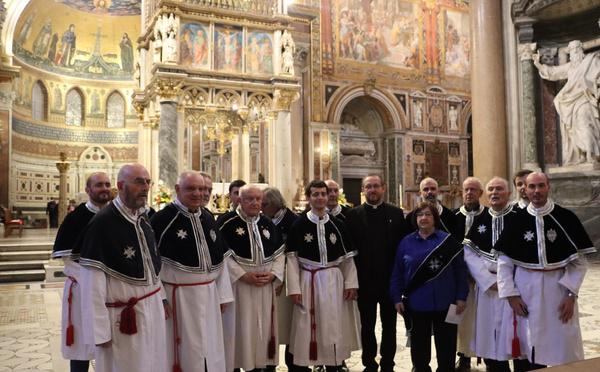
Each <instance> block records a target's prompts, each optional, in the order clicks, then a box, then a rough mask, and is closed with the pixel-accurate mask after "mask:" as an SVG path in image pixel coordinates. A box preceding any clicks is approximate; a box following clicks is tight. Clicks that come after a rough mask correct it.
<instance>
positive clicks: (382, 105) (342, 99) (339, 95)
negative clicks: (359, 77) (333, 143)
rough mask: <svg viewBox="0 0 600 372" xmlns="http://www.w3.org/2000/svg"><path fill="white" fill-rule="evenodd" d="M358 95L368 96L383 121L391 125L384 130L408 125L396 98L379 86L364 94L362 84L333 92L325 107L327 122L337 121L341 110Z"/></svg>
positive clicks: (402, 127) (399, 128)
mask: <svg viewBox="0 0 600 372" xmlns="http://www.w3.org/2000/svg"><path fill="white" fill-rule="evenodd" d="M359 97H368V98H369V100H370V101H371V102H372V103H373V106H374V107H375V108H376V110H377V111H378V113H379V114H380V115H381V116H382V119H384V120H383V121H384V123H388V124H391V125H392V127H388V128H385V130H393V129H396V130H401V129H405V128H406V125H408V121H407V120H406V113H405V112H404V110H403V109H402V107H400V105H399V104H398V102H397V100H396V99H394V97H393V95H391V94H389V93H388V92H386V91H384V90H381V89H379V88H373V90H371V91H370V92H369V94H365V88H364V86H362V85H354V86H350V87H347V88H343V89H339V90H337V91H336V92H335V93H334V94H333V96H332V97H331V100H330V103H329V104H328V107H327V112H328V115H327V121H328V122H329V123H336V124H337V123H339V122H340V119H341V117H342V112H343V111H344V109H345V108H346V106H347V105H348V103H350V101H352V100H353V99H355V98H359Z"/></svg>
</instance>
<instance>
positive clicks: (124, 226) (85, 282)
mask: <svg viewBox="0 0 600 372" xmlns="http://www.w3.org/2000/svg"><path fill="white" fill-rule="evenodd" d="M151 183H152V181H151V180H150V176H149V174H148V171H147V170H146V168H144V167H143V166H142V165H140V164H126V165H124V166H123V167H122V168H121V169H120V170H119V174H118V177H117V187H118V189H119V195H118V196H117V197H116V198H115V199H114V200H113V201H112V202H110V203H109V204H108V205H107V206H106V207H104V208H102V209H101V210H100V211H99V212H98V213H96V216H95V217H94V218H93V219H92V220H91V221H90V223H89V224H88V225H87V226H86V230H85V231H84V232H83V237H84V238H83V242H82V243H81V244H80V245H78V246H76V247H75V249H74V250H76V249H78V248H79V247H80V248H81V255H80V259H79V262H80V264H81V266H82V269H81V293H82V294H83V301H82V303H83V305H82V308H83V316H84V322H85V323H84V324H88V325H89V326H88V327H86V329H85V330H86V332H87V334H86V335H85V337H86V340H87V342H89V343H90V344H94V345H96V350H95V354H96V371H98V372H109V371H110V372H164V371H166V370H167V358H166V344H165V337H166V334H165V310H164V308H163V299H164V298H165V297H164V289H163V287H162V283H161V281H160V279H159V276H158V275H159V273H160V266H161V265H160V256H159V254H158V249H157V247H156V243H155V239H154V232H153V231H152V227H151V226H150V223H149V221H148V215H147V214H146V207H145V206H146V201H147V200H148V191H149V190H150V184H151Z"/></svg>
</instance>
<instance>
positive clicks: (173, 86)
mask: <svg viewBox="0 0 600 372" xmlns="http://www.w3.org/2000/svg"><path fill="white" fill-rule="evenodd" d="M182 85H183V82H182V81H180V80H175V79H159V80H156V82H155V83H154V92H155V93H156V95H157V96H159V98H160V99H161V100H177V98H178V96H179V92H180V91H181V88H182Z"/></svg>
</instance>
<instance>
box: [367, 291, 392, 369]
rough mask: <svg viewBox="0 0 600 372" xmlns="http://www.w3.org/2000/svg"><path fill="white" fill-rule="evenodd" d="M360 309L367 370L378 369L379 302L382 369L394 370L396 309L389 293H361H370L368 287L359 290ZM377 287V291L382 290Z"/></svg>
mask: <svg viewBox="0 0 600 372" xmlns="http://www.w3.org/2000/svg"><path fill="white" fill-rule="evenodd" d="M359 291H360V292H359V295H358V310H359V311H360V322H361V329H360V339H361V342H362V364H363V365H364V366H365V368H366V369H367V370H372V371H377V367H378V365H377V362H376V361H375V357H376V356H377V339H376V338H375V321H376V320H377V304H379V317H380V318H381V328H382V331H381V348H380V350H379V352H380V354H381V371H382V372H390V371H393V370H394V356H396V314H397V313H396V309H395V308H394V305H393V304H392V301H391V300H390V298H389V296H388V295H387V294H382V295H380V296H378V298H377V297H375V296H368V295H361V293H365V292H367V293H368V289H367V288H364V289H361V290H359ZM380 291H381V290H380V289H377V290H376V291H375V292H380Z"/></svg>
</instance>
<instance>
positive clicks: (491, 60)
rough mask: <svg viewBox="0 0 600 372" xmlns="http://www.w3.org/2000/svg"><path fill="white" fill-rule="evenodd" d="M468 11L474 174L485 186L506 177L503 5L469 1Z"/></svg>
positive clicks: (485, 0)
mask: <svg viewBox="0 0 600 372" xmlns="http://www.w3.org/2000/svg"><path fill="white" fill-rule="evenodd" d="M470 11H471V35H472V42H471V43H472V44H471V45H472V47H471V49H472V56H473V57H472V59H471V63H472V66H471V96H472V100H473V101H472V107H473V109H472V110H473V115H472V120H473V173H474V176H477V177H479V178H480V179H481V180H482V182H484V183H485V182H487V181H488V180H489V179H491V178H492V177H493V176H501V177H507V169H506V163H507V149H508V148H507V143H506V111H505V109H506V107H505V98H504V58H503V43H502V2H501V1H489V0H472V1H471V2H470Z"/></svg>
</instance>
